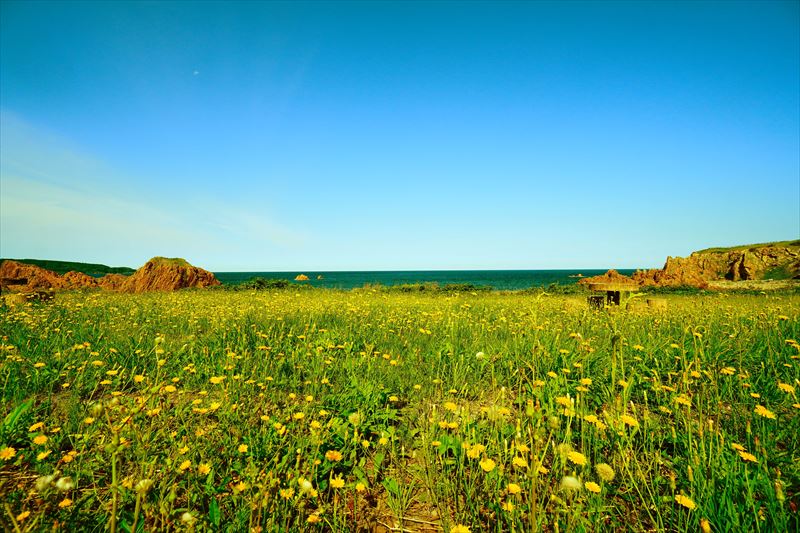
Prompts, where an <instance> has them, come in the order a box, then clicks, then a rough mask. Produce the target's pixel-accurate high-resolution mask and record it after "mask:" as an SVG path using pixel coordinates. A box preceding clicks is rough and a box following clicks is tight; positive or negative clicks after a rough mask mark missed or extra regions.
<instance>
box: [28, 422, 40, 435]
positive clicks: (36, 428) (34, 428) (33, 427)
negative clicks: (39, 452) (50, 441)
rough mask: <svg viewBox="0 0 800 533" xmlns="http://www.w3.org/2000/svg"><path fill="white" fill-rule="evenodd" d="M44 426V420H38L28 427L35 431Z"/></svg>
mask: <svg viewBox="0 0 800 533" xmlns="http://www.w3.org/2000/svg"><path fill="white" fill-rule="evenodd" d="M43 427H44V422H36V423H35V424H34V425H32V426H31V427H29V428H28V432H29V433H33V432H34V431H38V430H40V429H41V428H43Z"/></svg>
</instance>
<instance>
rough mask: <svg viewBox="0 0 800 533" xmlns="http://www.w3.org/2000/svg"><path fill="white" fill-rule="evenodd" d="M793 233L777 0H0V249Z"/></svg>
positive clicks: (469, 251) (113, 252)
mask: <svg viewBox="0 0 800 533" xmlns="http://www.w3.org/2000/svg"><path fill="white" fill-rule="evenodd" d="M798 236H800V3H798V2H792V1H785V2H768V1H759V2H723V1H719V2H708V3H702V2H653V3H649V2H643V1H642V2H588V3H583V2H558V3H548V2H510V3H502V2H492V3H480V2H468V3H459V2H443V3H428V2H404V3H391V2H387V3H377V2H376V3H371V2H353V3H336V2H320V3H302V2H291V3H276V2H263V3H260V2H245V3H240V4H237V3H224V4H222V3H210V2H203V3H190V2H175V3H168V2H132V3H125V2H104V3H101V2H88V3H76V2H55V3H47V2H14V1H8V0H4V1H3V2H2V3H0V256H3V257H35V258H46V259H62V260H76V261H88V262H101V263H106V264H111V265H127V266H133V267H138V266H140V265H141V264H143V263H144V262H145V261H146V260H147V259H148V258H150V257H151V256H155V255H166V256H181V257H185V258H187V259H188V260H189V261H190V262H192V263H194V264H197V265H199V266H203V267H205V268H208V269H211V270H216V271H224V270H304V269H308V270H371V269H447V268H455V269H460V268H465V269H469V268H477V269H480V268H533V269H535V268H578V269H580V268H607V267H619V268H624V267H631V268H633V267H655V266H661V264H663V261H664V259H665V257H666V256H667V255H686V254H688V253H690V252H691V251H692V250H695V249H699V248H704V247H708V246H717V245H720V246H724V245H734V244H742V243H750V242H763V241H770V240H781V239H791V238H797V237H798Z"/></svg>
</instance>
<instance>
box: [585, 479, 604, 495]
mask: <svg viewBox="0 0 800 533" xmlns="http://www.w3.org/2000/svg"><path fill="white" fill-rule="evenodd" d="M583 486H584V487H586V490H588V491H589V492H594V493H595V494H600V485H598V484H597V483H595V482H594V481H587V482H586V483H584V484H583Z"/></svg>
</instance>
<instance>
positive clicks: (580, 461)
mask: <svg viewBox="0 0 800 533" xmlns="http://www.w3.org/2000/svg"><path fill="white" fill-rule="evenodd" d="M567 459H569V460H570V461H571V462H573V463H575V464H576V465H578V466H586V463H587V461H586V456H585V455H583V454H582V453H580V452H569V453H568V454H567Z"/></svg>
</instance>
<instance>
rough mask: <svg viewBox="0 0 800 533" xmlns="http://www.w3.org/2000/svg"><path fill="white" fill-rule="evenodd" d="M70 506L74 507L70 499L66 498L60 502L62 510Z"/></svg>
mask: <svg viewBox="0 0 800 533" xmlns="http://www.w3.org/2000/svg"><path fill="white" fill-rule="evenodd" d="M70 505H72V500H70V499H69V498H64V499H63V500H61V501H60V502H58V506H59V507H61V508H62V509H64V508H65V507H69V506H70Z"/></svg>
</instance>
